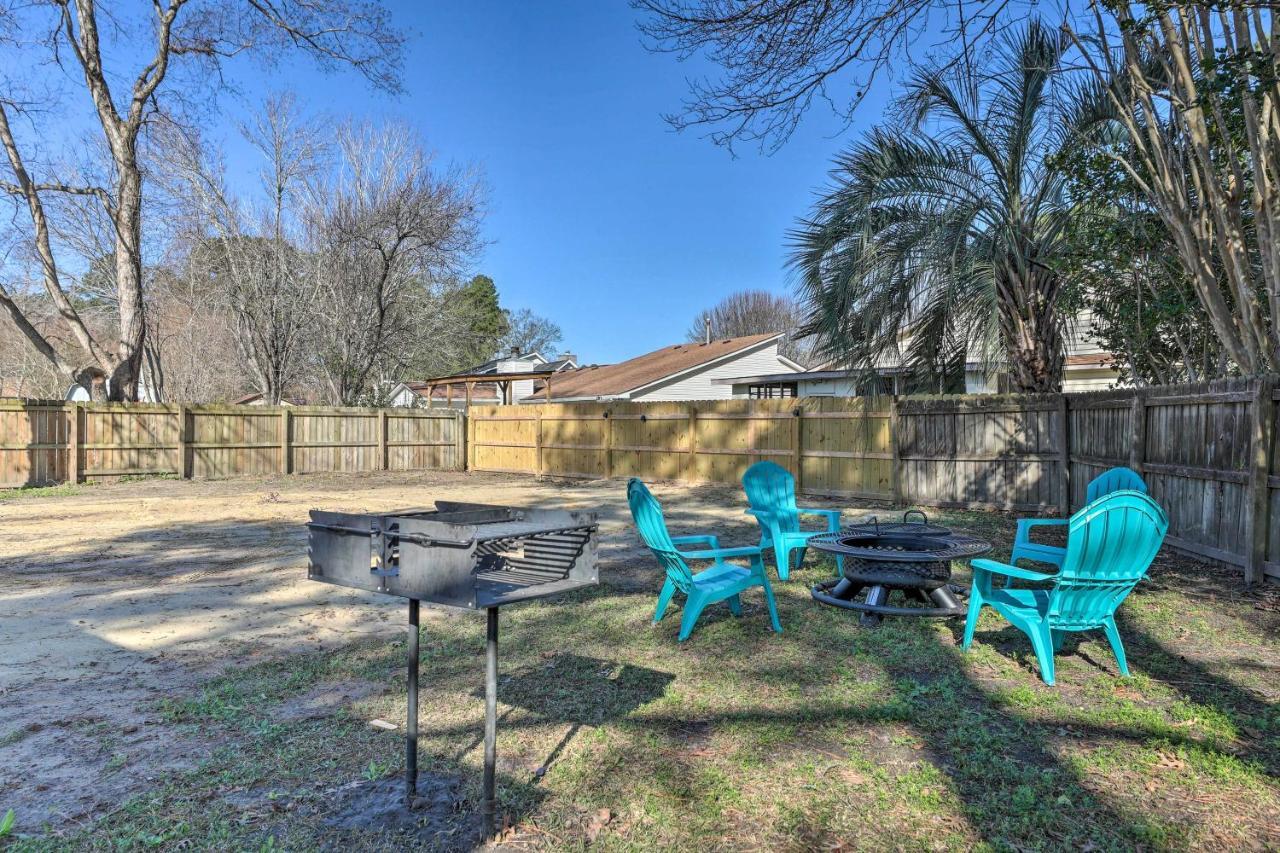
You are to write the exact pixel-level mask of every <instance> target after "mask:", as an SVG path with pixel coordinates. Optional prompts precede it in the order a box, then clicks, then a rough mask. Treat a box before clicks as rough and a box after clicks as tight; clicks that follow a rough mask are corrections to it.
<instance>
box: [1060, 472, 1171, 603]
mask: <svg viewBox="0 0 1280 853" xmlns="http://www.w3.org/2000/svg"><path fill="white" fill-rule="evenodd" d="M1168 529H1169V519H1168V517H1167V516H1166V515H1165V512H1164V510H1163V509H1161V508H1160V505H1159V504H1157V503H1156V502H1155V501H1153V500H1152V499H1151V498H1150V497H1148V496H1147V495H1146V494H1145V493H1144V492H1140V491H1138V490H1136V489H1122V490H1120V491H1117V492H1112V493H1111V494H1109V495H1104V496H1103V497H1102V498H1099V499H1098V500H1097V501H1094V502H1093V503H1091V504H1089V505H1088V506H1086V507H1084V508H1083V509H1081V510H1080V511H1079V512H1077V513H1076V514H1075V515H1073V516H1071V522H1070V525H1069V527H1068V533H1067V554H1066V558H1065V559H1064V560H1063V563H1062V571H1061V572H1060V573H1059V574H1058V576H1057V578H1056V583H1055V586H1054V588H1053V592H1052V593H1051V595H1050V601H1049V621H1050V625H1052V626H1054V627H1064V628H1092V627H1098V626H1099V625H1101V624H1102V620H1104V619H1105V618H1106V617H1108V616H1110V615H1112V614H1113V613H1115V611H1116V608H1117V607H1119V606H1120V602H1122V601H1124V599H1125V597H1126V596H1127V595H1128V594H1129V593H1130V592H1131V591H1132V590H1133V588H1134V587H1135V586H1136V585H1137V583H1138V581H1140V580H1142V578H1143V577H1144V576H1145V575H1146V573H1147V569H1148V568H1149V567H1150V565H1151V561H1152V560H1154V559H1155V556H1156V552H1157V551H1159V550H1160V545H1161V544H1162V543H1163V542H1164V536H1165V532H1166V531H1168Z"/></svg>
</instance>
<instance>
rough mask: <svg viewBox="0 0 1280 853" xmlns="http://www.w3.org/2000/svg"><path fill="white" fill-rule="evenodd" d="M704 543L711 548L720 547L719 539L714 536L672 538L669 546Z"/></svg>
mask: <svg viewBox="0 0 1280 853" xmlns="http://www.w3.org/2000/svg"><path fill="white" fill-rule="evenodd" d="M698 543H704V544H707V545H710V546H711V547H712V548H719V547H720V538H719V537H718V536H716V535H714V534H710V533H708V534H705V535H696V536H672V537H671V544H673V545H694V544H698Z"/></svg>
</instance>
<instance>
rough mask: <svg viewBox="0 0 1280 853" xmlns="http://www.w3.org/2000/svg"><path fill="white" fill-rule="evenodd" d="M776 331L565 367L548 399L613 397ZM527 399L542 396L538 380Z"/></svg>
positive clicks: (762, 341) (770, 336)
mask: <svg viewBox="0 0 1280 853" xmlns="http://www.w3.org/2000/svg"><path fill="white" fill-rule="evenodd" d="M781 337H782V335H780V334H776V333H775V334H764V335H747V336H746V337H741V338H725V339H723V340H718V341H712V342H711V343H709V344H707V343H689V344H675V345H674V346H669V347H663V348H662V349H659V350H654V351H653V352H650V353H645V354H644V355H641V356H637V357H635V358H632V359H629V360H627V361H620V362H618V363H617V364H604V365H598V364H593V365H590V366H588V367H579V368H578V369H577V370H566V371H563V372H561V373H559V374H557V375H556V377H555V379H553V380H552V382H551V399H552V400H578V399H595V398H597V397H617V396H620V395H623V394H626V393H628V392H629V391H635V390H637V389H639V388H643V387H645V386H647V385H652V384H654V383H655V382H660V381H662V380H664V379H668V378H670V377H673V376H677V375H679V374H681V373H685V372H688V371H690V370H694V369H696V368H699V367H702V366H704V365H706V364H709V363H711V362H714V361H717V360H719V359H722V358H726V357H728V356H731V355H734V354H735V353H739V352H742V351H744V350H749V349H752V348H753V347H757V346H759V345H761V344H766V343H769V342H770V341H775V340H778V339H779V338H781ZM525 399H526V400H528V401H529V402H538V401H541V400H544V399H546V397H545V392H544V390H543V386H542V383H539V385H538V387H537V389H536V390H535V392H534V394H533V395H532V396H530V397H526V398H525Z"/></svg>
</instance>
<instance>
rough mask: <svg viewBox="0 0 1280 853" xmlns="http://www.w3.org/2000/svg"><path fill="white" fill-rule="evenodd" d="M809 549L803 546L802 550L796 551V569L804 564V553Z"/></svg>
mask: <svg viewBox="0 0 1280 853" xmlns="http://www.w3.org/2000/svg"><path fill="white" fill-rule="evenodd" d="M808 550H809V549H808V548H801V549H800V550H798V551H796V569H799V568H800V567H801V566H803V565H804V555H805V553H806V552H807V551H808Z"/></svg>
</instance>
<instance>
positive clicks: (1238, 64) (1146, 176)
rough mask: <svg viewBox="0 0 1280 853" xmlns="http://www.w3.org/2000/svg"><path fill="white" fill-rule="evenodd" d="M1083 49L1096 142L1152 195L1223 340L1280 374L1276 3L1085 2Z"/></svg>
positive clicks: (1256, 369) (1249, 368)
mask: <svg viewBox="0 0 1280 853" xmlns="http://www.w3.org/2000/svg"><path fill="white" fill-rule="evenodd" d="M1091 8H1092V11H1093V12H1094V20H1093V27H1092V29H1091V30H1088V31H1086V32H1087V40H1085V39H1080V40H1078V42H1077V43H1078V44H1079V46H1080V48H1081V50H1082V52H1083V54H1084V57H1085V59H1086V61H1088V62H1089V63H1090V65H1091V68H1092V69H1093V71H1094V72H1095V74H1096V75H1097V82H1098V84H1099V86H1098V95H1099V96H1100V98H1099V100H1103V103H1102V104H1101V107H1102V109H1101V110H1100V116H1099V117H1100V118H1101V119H1102V120H1103V123H1104V124H1108V123H1109V124H1116V125H1119V126H1120V127H1122V128H1123V130H1124V132H1125V135H1126V137H1127V141H1128V142H1129V143H1130V144H1129V145H1128V146H1123V148H1122V147H1120V146H1105V145H1103V146H1099V149H1098V150H1099V151H1101V152H1102V153H1103V154H1105V155H1107V156H1110V157H1111V158H1112V159H1113V161H1114V162H1116V163H1117V164H1118V165H1119V166H1120V167H1121V168H1122V169H1124V171H1125V172H1126V173H1127V174H1128V176H1129V178H1130V180H1132V181H1133V183H1134V184H1135V185H1137V186H1138V187H1139V188H1140V189H1141V190H1142V191H1143V192H1144V193H1145V194H1146V195H1147V196H1148V197H1149V198H1150V199H1151V200H1152V202H1153V203H1154V205H1155V207H1156V209H1157V210H1158V211H1159V214H1160V218H1161V219H1162V220H1163V222H1164V225H1165V227H1166V228H1168V230H1169V233H1170V235H1171V236H1172V238H1173V243H1174V245H1175V246H1176V248H1177V252H1178V257H1179V258H1180V259H1181V261H1182V264H1183V266H1184V267H1185V268H1186V270H1187V273H1188V274H1189V276H1190V277H1191V281H1192V284H1193V285H1194V287H1195V291H1196V296H1197V297H1198V299H1199V300H1200V303H1201V304H1202V305H1203V306H1204V309H1205V312H1206V313H1207V314H1208V317H1209V320H1210V322H1211V323H1212V325H1213V328H1214V331H1215V332H1216V333H1217V335H1218V338H1219V340H1220V341H1221V344H1222V346H1223V348H1224V349H1225V350H1226V352H1227V353H1228V355H1229V356H1230V358H1231V360H1232V361H1234V362H1235V363H1236V365H1238V367H1239V369H1240V370H1241V371H1242V372H1243V373H1245V374H1259V373H1264V372H1266V371H1268V370H1276V369H1280V11H1277V10H1276V9H1275V7H1274V6H1270V5H1267V4H1252V3H1250V4H1244V3H1230V4H1205V3H1186V2H1172V3H1161V4H1152V5H1141V6H1139V5H1137V4H1131V3H1129V2H1125V0H1120V2H1114V3H1110V2H1109V3H1106V4H1105V5H1103V4H1098V3H1094V4H1093V5H1092V6H1091Z"/></svg>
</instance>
